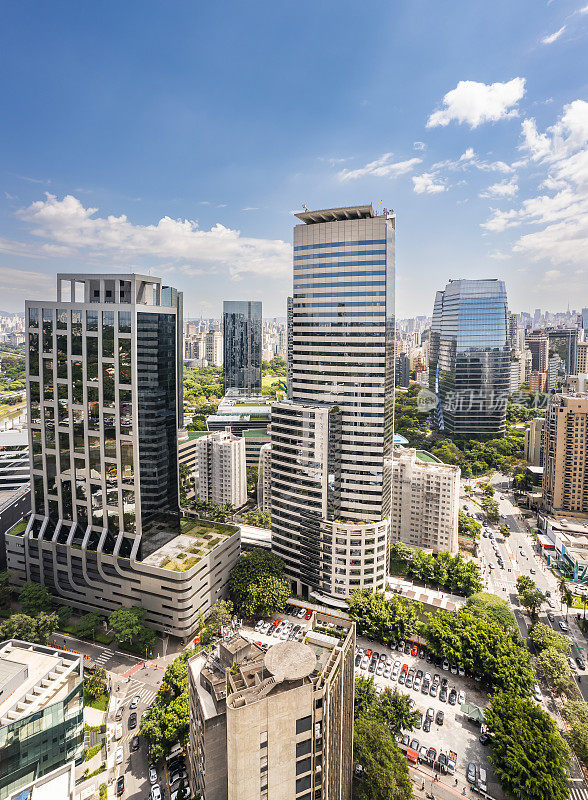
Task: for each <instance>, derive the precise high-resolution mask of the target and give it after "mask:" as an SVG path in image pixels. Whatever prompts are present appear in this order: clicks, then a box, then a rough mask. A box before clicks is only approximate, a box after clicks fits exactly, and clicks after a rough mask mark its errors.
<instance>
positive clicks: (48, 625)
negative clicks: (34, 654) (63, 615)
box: [0, 611, 59, 644]
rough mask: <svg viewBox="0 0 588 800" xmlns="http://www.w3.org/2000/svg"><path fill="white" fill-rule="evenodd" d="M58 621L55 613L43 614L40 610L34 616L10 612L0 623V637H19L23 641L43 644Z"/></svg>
mask: <svg viewBox="0 0 588 800" xmlns="http://www.w3.org/2000/svg"><path fill="white" fill-rule="evenodd" d="M58 622H59V618H58V616H57V614H56V613H52V614H45V613H44V612H43V611H41V612H40V613H39V614H37V615H36V616H34V617H30V616H28V615H27V614H11V616H10V617H8V619H6V620H5V621H4V622H3V623H2V624H0V639H21V640H22V641H25V642H39V643H40V644H45V642H46V641H47V639H48V638H49V637H50V636H51V634H52V633H53V631H54V630H55V628H56V627H57V624H58Z"/></svg>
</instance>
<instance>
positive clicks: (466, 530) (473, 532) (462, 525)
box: [457, 508, 482, 539]
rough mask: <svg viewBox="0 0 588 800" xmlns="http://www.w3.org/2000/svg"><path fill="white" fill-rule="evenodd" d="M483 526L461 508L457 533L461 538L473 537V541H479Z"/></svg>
mask: <svg viewBox="0 0 588 800" xmlns="http://www.w3.org/2000/svg"><path fill="white" fill-rule="evenodd" d="M481 530H482V526H481V525H480V523H479V522H476V520H475V519H473V518H472V517H470V516H469V515H468V514H466V513H465V511H462V510H461V508H460V509H459V511H458V517H457V532H458V533H459V535H460V536H471V537H472V539H477V538H478V537H479V535H480V531H481Z"/></svg>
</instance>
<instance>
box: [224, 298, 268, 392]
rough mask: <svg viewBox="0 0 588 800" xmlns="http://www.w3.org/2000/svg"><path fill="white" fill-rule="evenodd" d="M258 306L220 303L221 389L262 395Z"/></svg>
mask: <svg viewBox="0 0 588 800" xmlns="http://www.w3.org/2000/svg"><path fill="white" fill-rule="evenodd" d="M262 347H263V344H262V316H261V303H260V302H257V301H253V300H225V302H224V303H223V386H224V391H225V393H226V392H227V390H228V389H242V390H244V392H246V393H247V394H260V393H261V359H262Z"/></svg>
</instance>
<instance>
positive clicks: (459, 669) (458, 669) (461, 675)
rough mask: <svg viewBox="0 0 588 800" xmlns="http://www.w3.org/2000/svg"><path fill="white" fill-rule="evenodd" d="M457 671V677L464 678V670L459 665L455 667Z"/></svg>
mask: <svg viewBox="0 0 588 800" xmlns="http://www.w3.org/2000/svg"><path fill="white" fill-rule="evenodd" d="M457 671H458V672H459V675H460V677H462V678H463V677H464V675H465V669H464V668H463V667H462V665H461V664H458V665H457Z"/></svg>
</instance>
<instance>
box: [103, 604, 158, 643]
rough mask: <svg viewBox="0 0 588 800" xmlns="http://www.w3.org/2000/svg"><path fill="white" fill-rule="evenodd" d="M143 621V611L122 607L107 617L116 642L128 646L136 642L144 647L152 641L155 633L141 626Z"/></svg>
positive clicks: (141, 609) (136, 608)
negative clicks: (125, 643) (127, 643)
mask: <svg viewBox="0 0 588 800" xmlns="http://www.w3.org/2000/svg"><path fill="white" fill-rule="evenodd" d="M144 619H145V609H143V608H138V607H134V608H126V606H122V607H121V608H117V609H116V611H113V612H112V614H111V615H110V616H109V617H108V624H109V625H110V627H111V628H112V630H113V631H114V635H115V636H116V639H117V641H119V642H129V644H130V643H131V642H133V641H138V642H139V643H140V644H141V645H142V646H144V647H145V646H147V645H149V644H150V643H151V642H152V641H153V639H154V638H155V633H154V632H153V631H152V630H151V629H149V628H147V627H146V626H145V625H144V624H143V620H144Z"/></svg>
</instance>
